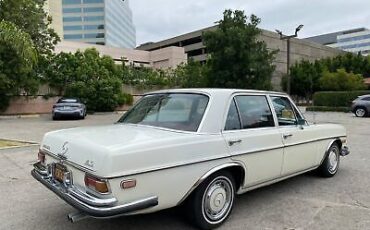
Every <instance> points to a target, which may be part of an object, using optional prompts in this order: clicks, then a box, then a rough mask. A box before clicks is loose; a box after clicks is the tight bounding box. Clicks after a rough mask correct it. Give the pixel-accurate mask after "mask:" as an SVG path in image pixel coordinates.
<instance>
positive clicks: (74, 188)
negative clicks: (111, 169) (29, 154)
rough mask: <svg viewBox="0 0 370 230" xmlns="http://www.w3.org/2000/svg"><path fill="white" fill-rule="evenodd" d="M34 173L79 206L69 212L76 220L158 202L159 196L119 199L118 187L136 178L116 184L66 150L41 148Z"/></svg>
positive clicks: (51, 188) (100, 216) (124, 212)
mask: <svg viewBox="0 0 370 230" xmlns="http://www.w3.org/2000/svg"><path fill="white" fill-rule="evenodd" d="M86 164H89V162H86ZM90 164H91V162H90ZM31 174H32V176H33V177H34V178H35V179H36V180H38V181H39V182H40V183H42V184H43V185H44V186H46V187H47V188H48V189H49V190H51V191H52V192H54V193H55V194H56V195H58V196H59V197H60V198H62V199H63V200H64V201H66V202H67V203H68V204H70V205H71V206H73V207H74V208H76V209H77V210H79V212H77V213H73V214H69V215H68V218H69V220H70V221H72V222H75V221H78V220H80V219H83V218H85V217H88V216H90V217H94V218H111V217H116V216H121V215H125V214H127V213H130V212H133V211H137V210H142V209H145V208H149V207H153V206H155V205H157V204H158V198H157V197H147V198H145V199H141V200H134V201H131V202H125V201H118V200H117V198H116V196H117V192H118V191H114V190H115V189H116V187H118V189H119V187H122V186H125V187H126V188H129V187H130V186H132V185H133V182H132V181H130V182H128V183H123V184H122V185H116V184H117V183H116V181H117V180H115V181H112V180H109V179H106V178H100V177H99V176H96V175H94V172H93V171H91V170H89V169H88V168H87V167H84V166H81V165H78V164H75V163H73V162H70V161H68V159H66V157H64V156H63V154H58V155H54V154H52V153H50V152H48V151H46V150H40V151H39V153H38V162H37V163H36V164H34V169H33V170H32V171H31ZM111 183H112V184H111ZM112 185H113V186H112ZM112 187H114V188H112Z"/></svg>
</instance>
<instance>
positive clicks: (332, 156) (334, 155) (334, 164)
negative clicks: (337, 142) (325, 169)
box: [329, 149, 339, 173]
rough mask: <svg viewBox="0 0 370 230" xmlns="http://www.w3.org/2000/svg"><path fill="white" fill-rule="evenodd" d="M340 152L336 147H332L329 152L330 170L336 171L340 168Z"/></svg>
mask: <svg viewBox="0 0 370 230" xmlns="http://www.w3.org/2000/svg"><path fill="white" fill-rule="evenodd" d="M338 157H339V154H338V152H337V151H336V149H332V150H331V151H330V153H329V171H330V172H331V173H334V172H335V171H336V170H337V168H338Z"/></svg>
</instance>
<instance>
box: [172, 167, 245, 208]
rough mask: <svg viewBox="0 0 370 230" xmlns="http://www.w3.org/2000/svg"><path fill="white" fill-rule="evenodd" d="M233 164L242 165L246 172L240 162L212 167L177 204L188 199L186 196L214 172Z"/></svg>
mask: <svg viewBox="0 0 370 230" xmlns="http://www.w3.org/2000/svg"><path fill="white" fill-rule="evenodd" d="M233 166H237V167H241V168H243V170H244V172H245V171H246V170H245V168H244V166H243V165H242V164H241V163H239V162H229V163H226V164H222V165H219V166H216V167H214V168H212V169H210V170H209V171H208V172H206V173H205V174H204V175H203V176H202V177H200V178H199V180H197V182H195V184H194V185H193V186H192V187H191V188H190V189H189V191H188V192H187V193H186V194H185V195H184V196H183V198H182V199H181V200H180V201H179V202H178V203H177V205H179V204H181V203H182V202H184V200H186V198H187V197H188V196H189V195H190V194H191V193H192V192H193V191H194V190H195V189H196V188H197V187H198V186H199V185H200V184H201V183H202V182H203V181H204V180H205V179H207V178H208V177H209V176H210V175H212V174H213V173H215V172H217V171H219V170H221V169H225V168H230V167H233Z"/></svg>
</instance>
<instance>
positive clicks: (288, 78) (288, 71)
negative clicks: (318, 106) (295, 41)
mask: <svg viewBox="0 0 370 230" xmlns="http://www.w3.org/2000/svg"><path fill="white" fill-rule="evenodd" d="M302 28H303V25H299V26H298V27H297V28H296V29H295V33H294V34H292V35H283V32H282V31H281V30H276V32H277V33H278V34H279V35H280V40H286V41H287V51H286V52H287V85H286V89H287V93H288V94H290V92H291V89H290V85H291V84H290V80H291V79H290V39H291V38H296V37H297V36H298V32H299V31H300V30H301V29H302Z"/></svg>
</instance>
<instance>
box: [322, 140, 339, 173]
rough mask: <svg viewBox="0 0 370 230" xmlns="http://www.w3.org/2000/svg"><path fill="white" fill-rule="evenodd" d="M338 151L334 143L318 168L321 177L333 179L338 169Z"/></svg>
mask: <svg viewBox="0 0 370 230" xmlns="http://www.w3.org/2000/svg"><path fill="white" fill-rule="evenodd" d="M339 162H340V149H339V146H338V144H336V143H334V144H333V145H332V146H331V147H330V149H329V151H328V153H327V156H326V157H325V159H324V161H323V162H322V164H321V165H320V167H319V168H318V171H319V173H320V175H321V176H323V177H333V176H334V175H335V174H336V173H337V172H338V169H339Z"/></svg>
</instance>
